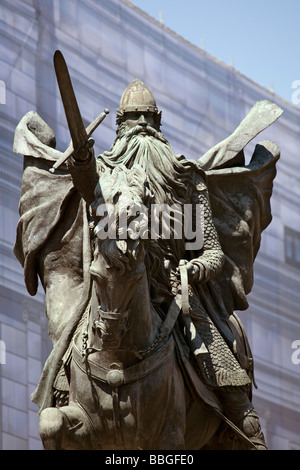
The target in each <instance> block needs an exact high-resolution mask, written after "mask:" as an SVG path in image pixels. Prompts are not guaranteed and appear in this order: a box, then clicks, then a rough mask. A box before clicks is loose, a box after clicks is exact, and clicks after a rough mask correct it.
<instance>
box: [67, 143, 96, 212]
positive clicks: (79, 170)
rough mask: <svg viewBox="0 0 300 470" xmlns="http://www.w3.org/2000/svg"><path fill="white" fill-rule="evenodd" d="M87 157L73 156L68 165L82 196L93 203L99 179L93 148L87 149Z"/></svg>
mask: <svg viewBox="0 0 300 470" xmlns="http://www.w3.org/2000/svg"><path fill="white" fill-rule="evenodd" d="M85 157H86V158H85V159H83V158H82V154H81V158H80V159H78V158H75V157H72V158H70V160H69V163H68V166H69V170H70V173H71V176H72V180H73V183H74V186H75V188H76V189H77V191H78V192H79V194H80V195H81V197H82V198H83V199H84V200H85V201H86V202H87V203H88V204H91V203H92V202H93V201H94V200H95V195H94V190H95V187H96V185H97V183H98V181H99V176H98V172H97V167H96V159H95V157H94V151H93V149H92V148H89V149H87V150H86V153H85Z"/></svg>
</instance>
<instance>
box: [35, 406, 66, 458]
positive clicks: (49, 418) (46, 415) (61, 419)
mask: <svg viewBox="0 0 300 470" xmlns="http://www.w3.org/2000/svg"><path fill="white" fill-rule="evenodd" d="M65 421H66V417H65V415H64V413H62V412H61V411H60V410H59V408H46V409H45V410H43V411H42V413H41V415H40V436H41V439H42V442H43V446H44V448H45V449H46V450H61V449H62V448H63V447H62V444H63V435H64V432H65V429H66V422H65Z"/></svg>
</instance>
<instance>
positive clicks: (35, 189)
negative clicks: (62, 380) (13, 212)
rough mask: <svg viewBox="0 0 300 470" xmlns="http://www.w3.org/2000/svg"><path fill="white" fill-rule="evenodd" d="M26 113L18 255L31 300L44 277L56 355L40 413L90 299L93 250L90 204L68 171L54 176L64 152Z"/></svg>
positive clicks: (38, 397) (40, 393)
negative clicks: (35, 128) (41, 135)
mask: <svg viewBox="0 0 300 470" xmlns="http://www.w3.org/2000/svg"><path fill="white" fill-rule="evenodd" d="M33 119H35V120H38V123H39V124H40V125H41V126H42V127H44V129H45V132H46V129H47V125H46V123H44V121H43V120H42V119H41V118H40V117H39V116H37V115H36V113H33V112H29V113H27V114H26V115H25V116H24V117H23V118H22V120H21V121H20V123H19V124H18V126H17V128H16V131H15V138H14V151H15V152H16V153H20V154H23V155H24V172H23V180H22V192H21V198H20V203H19V212H20V219H19V221H18V225H17V235H16V241H15V245H14V253H15V256H16V257H17V259H18V260H19V262H20V263H21V265H22V266H23V268H24V279H25V284H26V287H27V290H28V292H29V294H30V295H35V294H36V292H37V289H38V278H40V280H41V282H42V285H43V288H44V290H45V303H46V314H47V317H48V320H49V333H50V337H51V339H52V341H53V344H54V347H53V350H52V352H51V354H50V356H49V358H48V360H47V362H46V364H45V367H44V369H43V372H42V376H41V379H40V382H39V385H38V387H37V389H36V391H35V392H34V393H33V395H32V400H33V401H34V402H35V403H37V404H38V405H39V406H40V408H41V409H43V408H45V407H47V406H51V401H52V387H53V383H54V380H55V378H56V376H57V373H58V371H59V370H60V368H61V366H62V359H63V356H64V354H65V352H66V351H67V348H68V346H69V344H70V341H71V339H72V337H73V334H74V332H75V330H76V327H77V325H78V322H79V320H80V318H81V317H82V313H83V312H84V310H85V308H86V306H87V304H88V301H89V297H90V287H91V279H90V273H89V267H90V262H91V251H90V243H89V228H88V219H87V209H86V204H85V203H84V201H83V200H82V199H81V197H80V195H79V193H78V192H77V190H76V189H75V188H74V185H73V182H72V179H71V175H70V174H69V172H68V170H67V168H66V167H61V168H60V169H59V170H57V171H56V172H55V173H54V174H52V173H50V172H49V169H50V167H51V166H52V165H53V163H54V162H55V161H56V160H57V159H58V158H59V157H60V156H61V152H59V151H57V150H55V149H53V148H51V147H49V146H47V145H45V144H43V143H42V142H41V141H40V140H39V139H38V138H37V137H36V136H35V135H34V134H33V133H32V132H31V131H30V130H29V128H28V125H29V124H30V122H32V120H33Z"/></svg>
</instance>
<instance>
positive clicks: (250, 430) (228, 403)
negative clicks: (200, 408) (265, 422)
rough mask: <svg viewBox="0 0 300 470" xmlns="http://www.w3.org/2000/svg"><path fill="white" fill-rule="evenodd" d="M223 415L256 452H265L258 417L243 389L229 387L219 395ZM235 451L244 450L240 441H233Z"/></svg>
mask: <svg viewBox="0 0 300 470" xmlns="http://www.w3.org/2000/svg"><path fill="white" fill-rule="evenodd" d="M220 398H221V401H222V404H223V407H224V414H225V415H226V417H227V418H228V419H229V420H230V421H232V422H233V424H235V426H237V427H238V428H239V429H240V430H241V431H242V432H243V433H244V435H246V437H247V438H248V439H249V440H250V441H251V443H252V444H254V446H255V447H256V449H257V450H266V449H267V445H266V442H265V438H264V434H263V432H262V429H261V425H260V422H259V418H258V415H257V413H256V411H255V409H254V407H253V405H252V403H251V401H250V400H249V395H248V392H247V390H246V388H245V387H230V388H226V391H225V390H224V391H222V392H221V393H220ZM234 447H235V449H245V444H244V443H243V442H242V440H241V439H238V440H235V444H234Z"/></svg>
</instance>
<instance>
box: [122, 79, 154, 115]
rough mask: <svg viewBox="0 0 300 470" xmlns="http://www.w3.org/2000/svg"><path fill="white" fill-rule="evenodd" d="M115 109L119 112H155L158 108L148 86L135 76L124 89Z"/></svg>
mask: <svg viewBox="0 0 300 470" xmlns="http://www.w3.org/2000/svg"><path fill="white" fill-rule="evenodd" d="M117 111H118V112H119V113H121V114H123V113H128V112H132V111H138V112H139V111H141V112H143V111H145V112H147V111H148V112H154V113H157V112H158V109H157V106H156V102H155V99H154V96H153V95H152V93H151V91H150V90H149V88H148V87H146V85H145V84H144V83H143V82H142V81H141V80H140V79H139V78H135V79H134V80H133V82H131V83H130V84H129V85H128V87H127V88H126V89H125V90H124V93H123V95H122V97H121V101H120V107H119V108H118V110H117Z"/></svg>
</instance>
